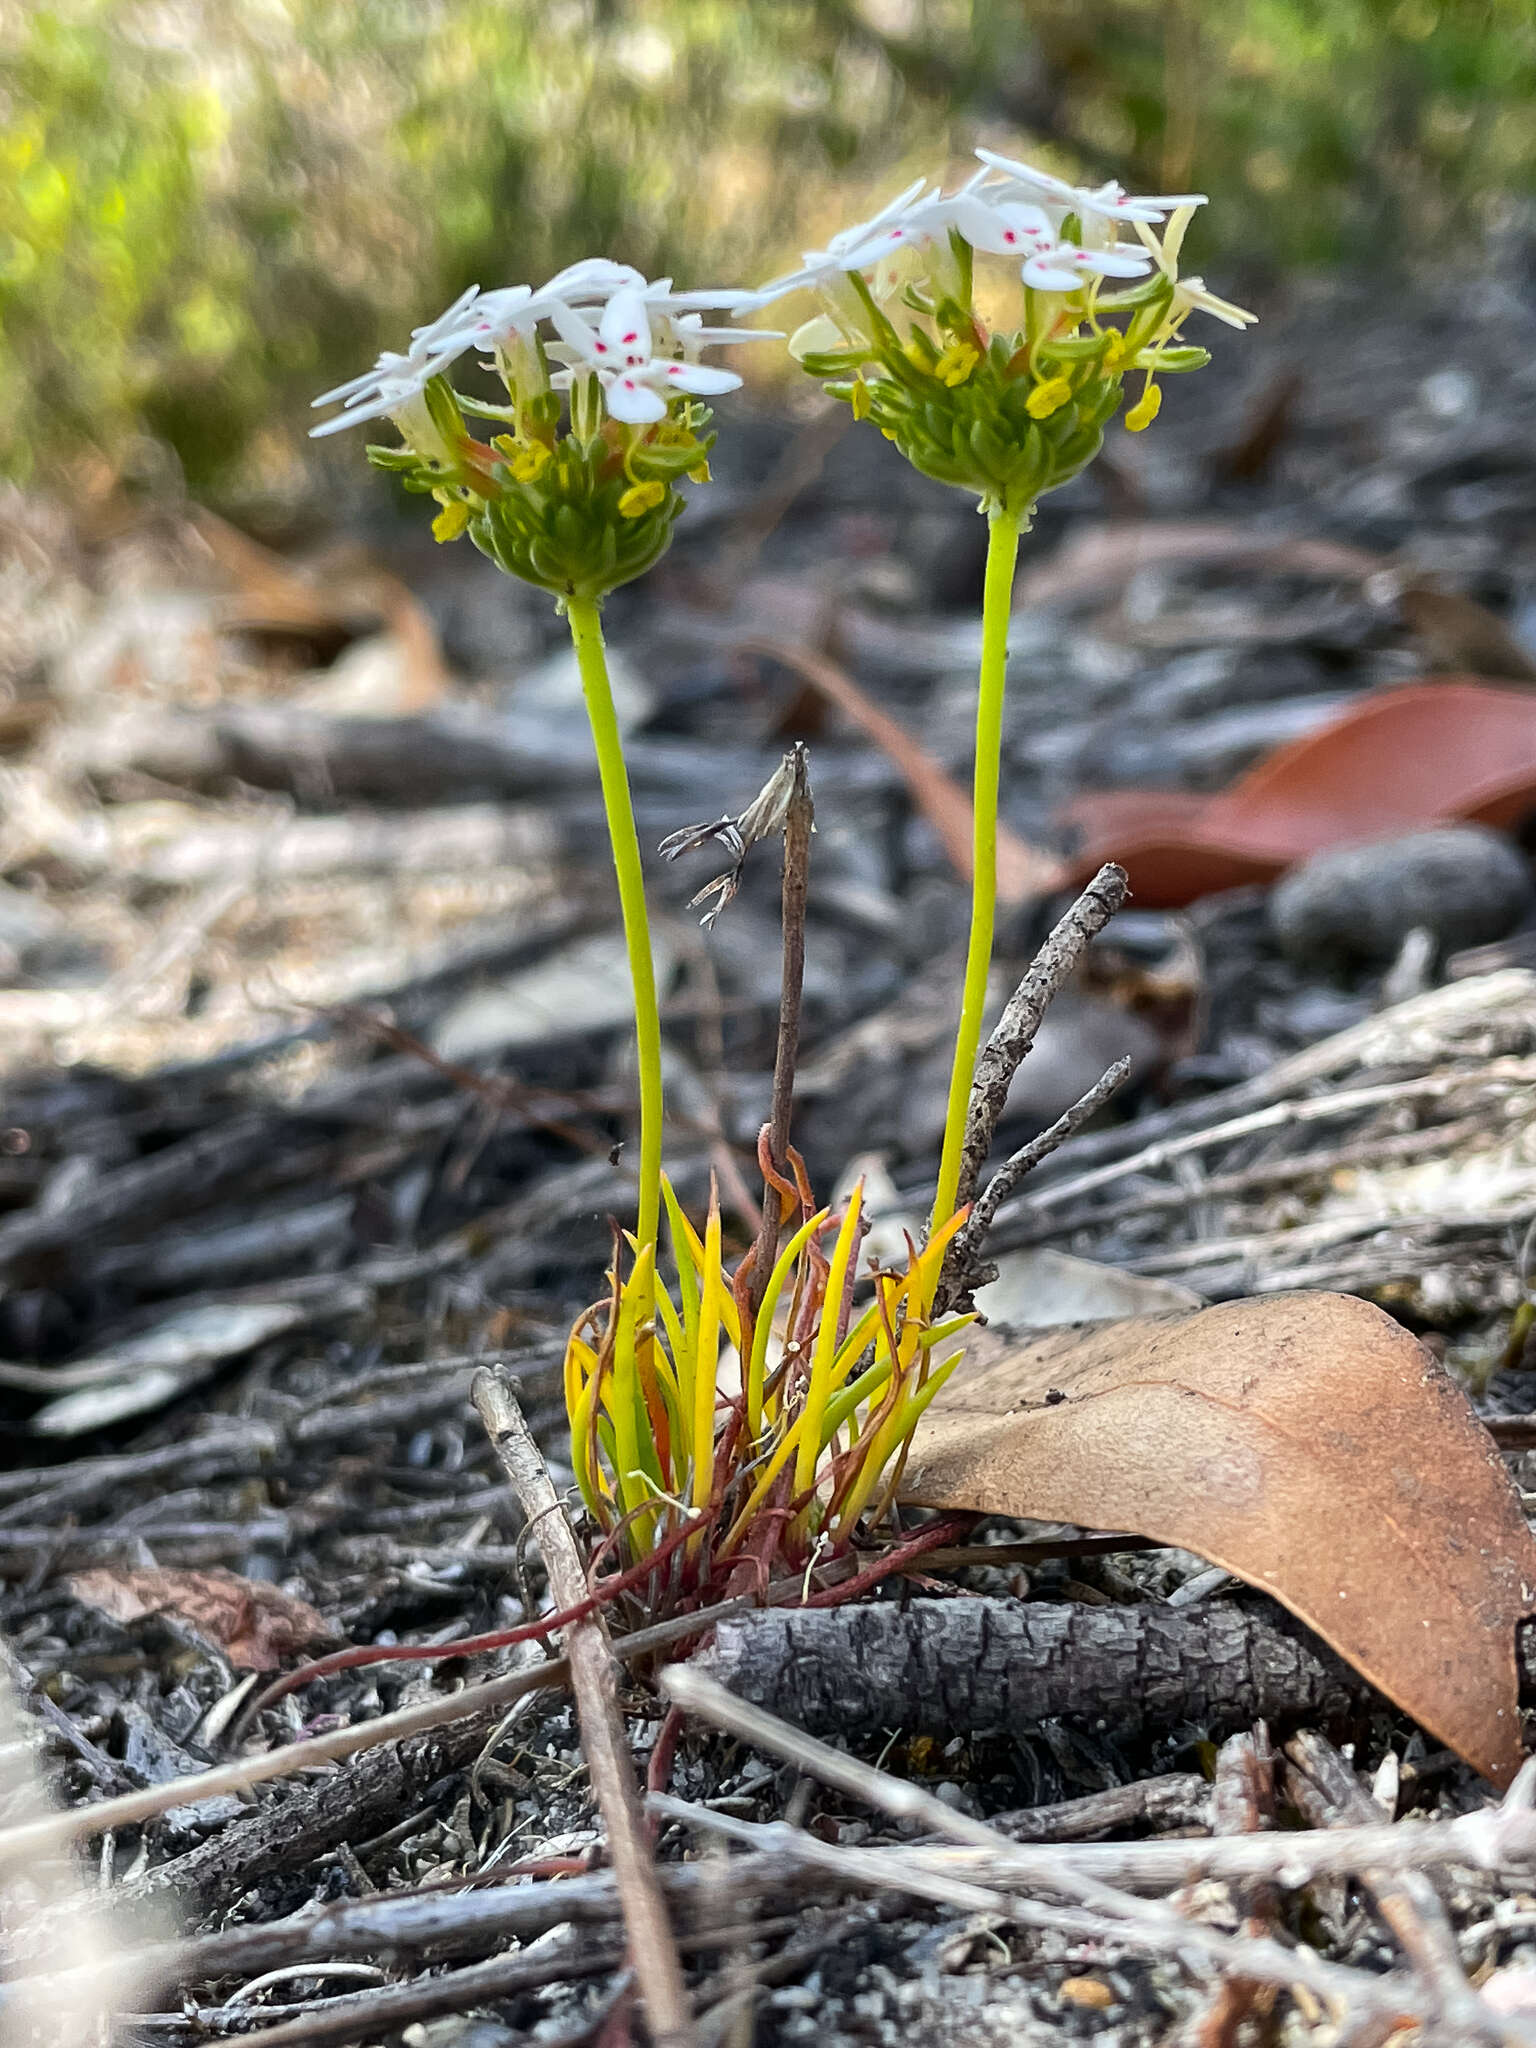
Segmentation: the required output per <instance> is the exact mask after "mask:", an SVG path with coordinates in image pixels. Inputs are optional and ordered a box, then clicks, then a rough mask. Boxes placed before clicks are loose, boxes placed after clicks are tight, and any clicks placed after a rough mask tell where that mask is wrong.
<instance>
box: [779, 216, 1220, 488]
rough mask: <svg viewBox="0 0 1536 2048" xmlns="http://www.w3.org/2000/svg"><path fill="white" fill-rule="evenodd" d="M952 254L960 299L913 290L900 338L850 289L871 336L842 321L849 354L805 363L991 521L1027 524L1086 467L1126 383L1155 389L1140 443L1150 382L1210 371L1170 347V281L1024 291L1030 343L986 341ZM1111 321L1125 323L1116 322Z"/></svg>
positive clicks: (1136, 418)
mask: <svg viewBox="0 0 1536 2048" xmlns="http://www.w3.org/2000/svg"><path fill="white" fill-rule="evenodd" d="M953 253H954V256H955V259H956V264H955V270H954V276H955V278H957V279H958V283H959V288H960V295H959V296H957V295H956V294H955V292H954V290H953V288H952V285H951V288H948V289H941V290H937V291H924V290H922V289H920V288H918V287H917V286H914V285H908V286H907V288H906V289H905V291H904V292H903V293H902V304H903V305H904V306H905V307H906V308H907V309H908V311H910V312H911V313H914V314H916V315H917V316H918V319H917V321H916V323H914V324H912V325H911V326H910V327H909V328H908V330H907V332H905V333H904V334H903V333H901V332H898V330H897V328H896V326H895V324H894V323H893V321H892V320H891V319H890V318H889V317H888V316H887V314H886V313H885V312H884V311H883V310H882V308H881V306H880V305H879V304H878V303H877V302H876V300H875V297H874V295H873V293H872V292H871V290H870V289H869V286H868V283H867V282H866V280H865V279H863V278H861V277H859V276H857V275H855V276H853V277H851V278H850V280H849V282H850V285H851V287H852V290H853V293H854V294H855V295H856V296H857V298H858V299H859V300H860V301H861V310H860V312H859V314H858V315H857V316H856V318H855V320H854V322H853V325H854V326H855V327H856V328H862V329H863V332H862V333H857V334H850V333H849V331H848V330H849V323H848V320H847V318H846V316H844V317H843V318H842V319H841V320H840V321H839V322H838V323H836V324H840V325H841V326H842V328H843V338H842V341H841V345H839V346H835V347H826V346H823V347H821V348H817V347H815V346H811V347H807V348H804V349H800V348H797V349H796V355H797V357H798V359H799V362H800V364H801V367H802V368H803V369H805V370H806V371H808V372H809V373H810V375H812V376H813V377H818V378H820V379H821V380H822V381H823V383H824V385H825V387H826V390H827V392H828V394H829V395H830V396H832V397H834V398H840V399H843V400H845V401H846V402H847V403H848V404H849V405H851V406H852V408H853V412H854V417H855V418H856V419H870V420H873V422H874V423H875V425H876V426H877V427H879V429H880V431H881V432H882V433H883V434H884V435H885V436H886V438H887V440H890V441H893V442H894V443H895V444H896V446H897V447H898V448H899V449H900V450H901V452H902V454H903V455H904V456H905V457H906V458H907V460H908V461H909V462H910V463H911V464H912V466H913V468H914V469H919V470H921V471H922V473H923V474H924V475H925V476H931V477H934V478H935V479H937V481H938V482H940V483H946V484H955V485H958V486H959V487H960V488H962V489H964V490H970V491H974V492H975V493H976V495H977V497H978V498H979V499H980V501H981V508H982V510H983V511H984V512H987V513H988V514H993V513H1003V514H1007V515H1009V516H1021V517H1027V515H1028V513H1029V511H1030V510H1031V508H1032V507H1033V506H1034V504H1035V503H1036V502H1037V500H1038V499H1040V498H1041V497H1043V496H1044V495H1045V493H1046V492H1047V491H1054V490H1057V489H1059V488H1060V486H1061V485H1062V484H1065V483H1068V482H1070V481H1071V479H1072V478H1073V477H1075V476H1076V475H1078V474H1079V472H1080V471H1081V470H1083V469H1084V468H1086V466H1087V465H1088V464H1089V463H1090V462H1091V461H1092V460H1093V458H1094V456H1095V455H1096V454H1097V453H1098V451H1099V449H1100V447H1101V446H1102V444H1103V438H1104V429H1105V427H1106V426H1107V425H1108V424H1109V422H1110V420H1112V419H1113V418H1114V416H1115V414H1116V412H1117V411H1118V410H1119V408H1120V404H1121V400H1122V396H1123V392H1122V386H1123V383H1124V380H1125V378H1126V376H1127V375H1128V374H1129V373H1130V372H1132V371H1138V372H1141V373H1143V374H1144V375H1145V376H1146V377H1147V380H1148V384H1147V391H1148V392H1149V393H1150V396H1147V395H1144V396H1143V398H1142V399H1141V401H1139V403H1138V405H1137V407H1136V408H1135V409H1134V412H1133V414H1132V415H1130V416H1128V419H1127V424H1128V425H1129V426H1130V427H1131V428H1132V429H1133V431H1139V429H1140V428H1141V427H1143V426H1145V425H1146V424H1147V423H1148V421H1149V420H1150V419H1151V418H1152V417H1154V416H1155V413H1156V409H1157V398H1158V393H1157V392H1156V390H1155V388H1154V387H1153V380H1154V379H1155V378H1156V377H1158V376H1163V375H1176V374H1178V373H1180V372H1182V371H1189V370H1197V369H1200V368H1202V367H1203V366H1204V365H1205V363H1207V362H1208V361H1209V360H1210V358H1209V356H1208V355H1207V354H1206V352H1205V350H1204V349H1200V348H1190V347H1183V346H1176V345H1173V344H1174V338H1175V336H1176V334H1177V329H1178V325H1179V322H1178V320H1177V319H1176V318H1173V317H1170V316H1171V312H1172V301H1173V291H1174V286H1173V281H1172V279H1171V278H1169V277H1168V276H1165V275H1159V276H1157V277H1153V278H1149V279H1148V280H1147V281H1146V282H1145V283H1144V284H1141V285H1138V286H1136V287H1134V288H1133V289H1131V290H1129V291H1124V292H1117V293H1114V294H1109V293H1104V292H1100V291H1097V290H1095V291H1094V292H1093V294H1092V295H1091V297H1090V296H1089V295H1088V294H1084V295H1082V296H1079V295H1077V294H1073V295H1070V296H1068V295H1065V294H1063V295H1056V294H1045V293H1037V292H1034V291H1027V292H1026V293H1025V297H1024V326H1023V329H1022V331H1020V332H1016V333H1013V334H1008V333H996V334H990V335H989V334H988V333H987V331H986V329H985V328H984V327H983V326H982V324H981V322H980V321H979V319H978V318H977V317H976V314H975V312H974V311H973V309H972V306H971V303H970V275H969V264H968V260H966V259H968V256H969V252H968V251H967V250H966V248H965V245H964V244H963V243H961V242H960V241H959V239H958V237H956V238H953ZM1110 316H1120V318H1121V319H1122V320H1123V325H1119V326H1116V325H1110V324H1107V323H1108V321H1109V318H1110ZM823 324H824V325H826V326H829V327H831V326H833V325H834V323H831V322H826V323H823ZM830 338H831V337H830V336H829V339H830ZM806 339H807V340H808V341H809V340H811V339H812V337H811V336H810V334H809V333H807V336H806ZM816 339H820V337H819V336H818V337H816Z"/></svg>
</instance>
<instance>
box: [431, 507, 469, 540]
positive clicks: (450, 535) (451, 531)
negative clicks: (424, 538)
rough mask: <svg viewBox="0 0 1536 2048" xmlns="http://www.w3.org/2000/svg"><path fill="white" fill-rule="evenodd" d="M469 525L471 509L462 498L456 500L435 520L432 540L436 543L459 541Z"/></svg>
mask: <svg viewBox="0 0 1536 2048" xmlns="http://www.w3.org/2000/svg"><path fill="white" fill-rule="evenodd" d="M468 524H469V507H468V506H467V505H466V504H465V502H464V500H463V499H462V498H455V499H454V500H453V502H452V503H451V504H448V505H445V506H444V507H443V509H442V511H441V512H439V513H438V515H437V517H436V518H435V519H434V520H433V522H432V538H433V539H434V540H436V541H445V540H457V539H458V537H459V535H460V534H461V533H462V532H463V531H464V529H465V527H466V526H468Z"/></svg>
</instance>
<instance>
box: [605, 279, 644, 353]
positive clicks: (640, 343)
mask: <svg viewBox="0 0 1536 2048" xmlns="http://www.w3.org/2000/svg"><path fill="white" fill-rule="evenodd" d="M597 332H598V353H599V356H600V358H601V359H602V360H604V361H605V362H607V363H609V364H612V365H614V366H615V367H617V365H618V364H619V363H626V362H627V363H647V362H649V361H650V359H651V321H650V315H649V314H648V313H647V312H646V310H645V300H644V299H643V298H642V297H641V295H640V293H639V292H637V291H636V290H635V289H634V287H633V286H632V285H626V286H625V287H624V289H623V290H622V291H618V292H615V293H614V295H613V297H612V298H611V299H610V300H609V301H608V303H607V305H606V306H605V307H604V308H603V317H602V321H601V323H600V324H599V326H598V330H597Z"/></svg>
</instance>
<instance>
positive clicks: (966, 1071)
mask: <svg viewBox="0 0 1536 2048" xmlns="http://www.w3.org/2000/svg"><path fill="white" fill-rule="evenodd" d="M1026 516H1027V515H1026V514H1025V513H1023V512H1014V511H999V512H994V513H992V515H991V518H990V522H989V525H988V532H987V580H986V587H985V591H984V594H983V597H982V614H981V688H980V693H979V695H978V697H977V701H976V771H975V783H974V788H975V798H974V801H975V808H976V823H975V832H974V838H973V841H972V847H973V861H974V872H973V874H972V877H971V938H970V944H969V946H968V948H967V949H966V955H965V989H964V993H963V995H962V997H961V1001H960V1026H959V1029H958V1030H957V1032H956V1033H955V1063H954V1066H953V1067H952V1068H951V1070H950V1076H949V1107H948V1109H947V1110H946V1111H945V1115H944V1151H943V1154H942V1156H941V1158H940V1160H939V1186H938V1192H937V1193H936V1194H935V1196H934V1198H933V1217H932V1221H931V1222H930V1224H929V1233H930V1235H931V1234H932V1233H933V1232H934V1231H936V1230H938V1229H939V1228H940V1227H941V1226H942V1225H943V1224H944V1223H945V1222H946V1221H947V1220H948V1218H949V1217H950V1215H951V1214H952V1213H953V1210H954V1207H955V1197H956V1194H957V1192H958V1190H959V1186H960V1151H961V1145H962V1143H963V1140H964V1138H965V1112H966V1106H967V1104H968V1103H969V1102H970V1099H971V1077H972V1075H973V1074H974V1072H975V1069H976V1053H977V1050H978V1048H979V1046H980V1044H981V1021H982V1015H983V1012H984V1011H985V1009H986V1006H987V974H988V971H989V969H990V968H991V965H992V927H993V923H994V921H995V916H996V910H997V784H998V777H999V775H1000V773H1001V770H1002V757H1003V686H1004V683H1005V682H1006V680H1007V671H1008V619H1009V614H1010V612H1011V610H1012V607H1013V570H1014V564H1015V562H1016V561H1017V559H1018V553H1019V534H1020V532H1021V531H1022V530H1023V525H1024V519H1025V517H1026Z"/></svg>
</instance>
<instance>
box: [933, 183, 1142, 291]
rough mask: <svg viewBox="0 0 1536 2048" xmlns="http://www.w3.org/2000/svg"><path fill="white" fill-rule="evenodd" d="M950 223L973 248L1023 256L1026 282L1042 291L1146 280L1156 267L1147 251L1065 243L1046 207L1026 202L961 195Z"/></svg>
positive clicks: (957, 196) (952, 211)
mask: <svg viewBox="0 0 1536 2048" xmlns="http://www.w3.org/2000/svg"><path fill="white" fill-rule="evenodd" d="M950 220H951V223H952V225H953V226H954V228H955V229H956V231H957V232H958V233H959V234H961V235H963V236H964V238H965V239H966V241H968V242H969V243H970V245H971V247H972V248H973V249H982V250H985V251H986V252H987V253H988V254H990V255H994V256H1017V257H1020V258H1021V259H1022V264H1021V272H1022V275H1023V279H1024V282H1025V283H1026V284H1028V285H1033V286H1034V287H1035V289H1036V291H1042V292H1070V291H1076V289H1077V287H1078V286H1079V285H1080V284H1083V283H1084V282H1085V281H1086V280H1087V279H1088V278H1090V277H1144V276H1145V275H1146V273H1147V271H1148V270H1150V269H1151V267H1152V259H1151V258H1150V257H1149V256H1148V255H1147V254H1146V253H1145V251H1144V250H1141V249H1128V248H1119V247H1116V246H1114V245H1113V244H1111V245H1110V246H1109V247H1107V248H1102V249H1086V248H1083V247H1081V246H1080V245H1079V244H1078V243H1076V242H1064V241H1062V240H1061V239H1060V236H1059V233H1058V230H1057V226H1056V223H1055V222H1054V221H1052V219H1051V217H1050V215H1049V214H1048V213H1047V212H1046V210H1045V208H1044V207H1042V206H1033V205H1028V204H1026V203H1024V202H1023V201H1021V200H1014V199H996V200H993V201H991V202H990V203H989V202H988V201H987V200H985V199H983V198H981V197H980V196H979V195H977V194H976V193H974V192H972V193H959V194H957V195H956V197H955V198H954V199H953V200H952V201H951V202H950Z"/></svg>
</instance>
